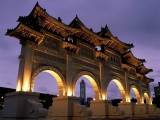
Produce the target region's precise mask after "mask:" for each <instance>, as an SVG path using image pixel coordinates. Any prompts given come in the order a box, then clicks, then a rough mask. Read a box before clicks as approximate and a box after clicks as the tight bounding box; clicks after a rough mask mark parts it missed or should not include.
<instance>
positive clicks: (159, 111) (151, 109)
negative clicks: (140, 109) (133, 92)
mask: <svg viewBox="0 0 160 120" xmlns="http://www.w3.org/2000/svg"><path fill="white" fill-rule="evenodd" d="M146 108H147V113H148V116H149V117H160V108H157V107H156V106H155V105H153V104H152V105H149V104H146Z"/></svg>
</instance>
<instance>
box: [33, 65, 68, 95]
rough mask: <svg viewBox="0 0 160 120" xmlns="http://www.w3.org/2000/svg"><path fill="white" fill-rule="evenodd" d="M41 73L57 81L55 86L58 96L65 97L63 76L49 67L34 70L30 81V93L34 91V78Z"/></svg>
mask: <svg viewBox="0 0 160 120" xmlns="http://www.w3.org/2000/svg"><path fill="white" fill-rule="evenodd" d="M41 72H47V73H49V74H51V75H52V76H53V77H54V78H55V80H56V81H57V84H58V96H63V95H65V83H64V77H63V75H62V74H61V73H60V71H59V70H57V69H56V68H54V67H50V66H43V67H39V68H38V69H36V70H35V71H34V72H33V74H32V79H31V91H32V92H33V90H34V84H35V80H36V77H37V76H38V74H40V73H41Z"/></svg>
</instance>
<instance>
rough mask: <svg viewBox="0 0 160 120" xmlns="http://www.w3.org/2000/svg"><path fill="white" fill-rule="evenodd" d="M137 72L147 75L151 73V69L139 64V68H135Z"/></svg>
mask: <svg viewBox="0 0 160 120" xmlns="http://www.w3.org/2000/svg"><path fill="white" fill-rule="evenodd" d="M137 71H138V72H140V73H141V74H148V73H149V72H152V71H153V70H152V69H148V68H146V67H145V66H144V65H143V64H141V65H140V66H139V67H137Z"/></svg>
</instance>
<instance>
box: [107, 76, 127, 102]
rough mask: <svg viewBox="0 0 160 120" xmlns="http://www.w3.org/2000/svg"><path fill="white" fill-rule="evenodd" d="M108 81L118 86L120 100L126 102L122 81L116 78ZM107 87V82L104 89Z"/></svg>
mask: <svg viewBox="0 0 160 120" xmlns="http://www.w3.org/2000/svg"><path fill="white" fill-rule="evenodd" d="M110 82H114V83H115V84H116V85H117V87H118V88H119V91H120V94H121V98H122V102H126V94H125V90H124V87H123V85H122V83H121V82H120V81H119V80H118V79H113V80H111V81H110ZM110 82H109V83H110ZM108 87H109V84H108V85H107V89H106V90H108ZM106 96H107V95H106ZM107 97H108V96H107ZM107 97H106V98H107Z"/></svg>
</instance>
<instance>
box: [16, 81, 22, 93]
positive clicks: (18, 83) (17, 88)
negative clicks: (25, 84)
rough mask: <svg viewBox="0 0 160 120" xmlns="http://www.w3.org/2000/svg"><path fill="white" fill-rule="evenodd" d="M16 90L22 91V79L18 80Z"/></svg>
mask: <svg viewBox="0 0 160 120" xmlns="http://www.w3.org/2000/svg"><path fill="white" fill-rule="evenodd" d="M16 91H21V83H20V80H18V81H17V86H16Z"/></svg>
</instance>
